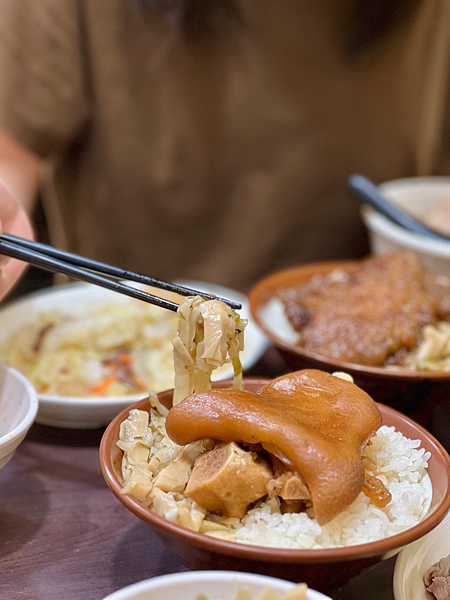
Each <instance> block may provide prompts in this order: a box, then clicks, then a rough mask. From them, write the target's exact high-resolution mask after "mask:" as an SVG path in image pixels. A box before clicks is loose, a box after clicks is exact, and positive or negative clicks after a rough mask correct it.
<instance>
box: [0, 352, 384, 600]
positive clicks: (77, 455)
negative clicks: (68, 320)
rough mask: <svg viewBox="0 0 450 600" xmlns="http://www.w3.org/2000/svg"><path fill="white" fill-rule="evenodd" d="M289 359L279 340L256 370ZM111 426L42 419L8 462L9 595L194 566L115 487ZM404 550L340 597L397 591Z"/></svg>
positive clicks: (37, 598)
mask: <svg viewBox="0 0 450 600" xmlns="http://www.w3.org/2000/svg"><path fill="white" fill-rule="evenodd" d="M287 370H288V369H287V366H286V364H285V363H284V361H283V359H282V358H281V357H280V356H279V355H278V353H277V351H276V350H275V349H274V348H272V347H271V348H269V349H268V351H267V352H266V353H265V354H264V356H263V357H262V359H261V360H260V361H258V363H257V364H256V365H255V366H254V367H253V368H252V370H251V371H250V372H248V375H251V376H257V375H259V376H269V377H272V376H276V375H280V374H282V373H284V372H286V371H287ZM103 432H104V430H103V429H100V430H93V431H87V430H70V429H57V428H52V427H45V426H43V425H39V424H34V425H33V426H32V428H31V429H30V431H29V433H28V435H27V437H26V438H25V440H24V442H23V443H22V444H21V445H20V446H19V448H18V449H17V451H16V453H15V455H14V456H13V458H12V460H11V461H10V462H9V463H8V464H7V465H6V466H5V467H4V468H3V469H2V470H1V471H0V598H1V599H2V600H101V599H102V598H104V597H105V596H106V595H108V594H110V593H112V592H113V591H115V590H118V589H120V588H122V587H125V586H127V585H130V584H132V583H135V582H137V581H141V580H143V579H148V578H150V577H154V576H157V575H163V574H167V573H175V572H179V571H186V570H187V568H186V567H185V566H184V565H183V563H182V561H181V559H180V558H178V556H177V555H176V554H175V553H174V552H173V551H172V550H171V549H170V548H168V547H167V546H166V545H165V544H164V543H163V542H162V541H160V540H159V538H158V537H157V536H156V535H155V533H154V532H153V531H152V529H151V528H150V527H149V526H148V525H146V524H145V523H143V522H141V521H140V520H139V519H138V518H137V517H135V516H134V515H133V514H131V513H130V512H129V511H128V510H127V509H126V508H125V507H124V506H123V505H122V504H121V503H120V502H119V501H118V500H117V499H116V498H115V496H114V495H113V494H112V492H111V491H110V490H109V488H108V487H107V485H106V483H105V481H104V479H103V476H102V473H101V469H100V463H99V456H98V450H99V444H100V440H101V437H102V435H103ZM394 564H395V558H393V559H389V560H387V561H384V562H382V563H379V564H378V565H376V566H374V567H372V568H371V569H369V570H367V571H366V572H364V573H362V574H361V575H359V576H358V577H356V578H355V579H353V580H351V581H350V582H349V583H348V584H347V585H346V586H345V587H344V588H342V589H340V590H335V591H334V592H333V594H332V596H333V598H334V599H335V600H361V599H362V598H364V599H365V600H393V599H394V596H393V592H392V577H393V569H394Z"/></svg>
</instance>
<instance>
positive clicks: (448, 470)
mask: <svg viewBox="0 0 450 600" xmlns="http://www.w3.org/2000/svg"><path fill="white" fill-rule="evenodd" d="M265 383H267V380H266V379H246V380H245V388H246V389H247V390H249V391H253V392H255V391H257V390H258V389H259V388H260V387H261V386H262V385H264V384H265ZM223 384H224V382H222V385H223ZM216 387H217V386H216ZM172 394H173V391H172V390H168V391H165V392H162V393H160V394H158V397H159V399H160V400H161V402H162V403H163V404H164V405H165V406H166V407H168V408H170V406H171V403H172ZM135 408H137V409H140V410H148V409H149V402H148V400H141V401H139V402H137V403H136V404H133V405H132V406H130V407H128V408H127V409H126V410H124V411H122V412H121V413H120V414H119V415H118V416H117V417H116V418H115V419H114V420H113V421H112V422H111V424H110V425H109V427H108V428H107V429H106V431H105V433H104V435H103V438H102V441H101V445H100V463H101V467H102V471H103V476H104V477H105V480H106V483H107V484H108V485H109V487H110V488H111V490H112V492H113V493H114V494H115V496H116V497H117V498H118V499H119V500H120V502H122V504H124V506H125V507H126V508H127V509H128V510H130V511H131V512H132V513H134V514H135V515H136V516H137V517H139V518H140V519H142V520H143V521H144V522H145V523H147V524H149V525H150V526H151V527H152V528H153V529H154V530H155V532H156V533H157V535H158V536H159V537H160V538H161V539H162V540H163V541H164V542H166V543H167V544H168V545H169V546H170V547H171V548H172V549H173V550H174V551H175V552H176V553H177V554H178V555H179V556H180V557H181V558H182V560H183V561H184V563H185V564H186V566H187V567H189V568H190V569H193V570H206V569H213V570H231V571H247V572H252V573H261V574H264V575H269V576H272V577H279V578H281V579H287V580H290V581H295V582H301V581H304V582H306V583H307V584H308V585H309V586H310V587H311V588H313V589H317V590H319V591H323V592H325V593H326V592H329V591H330V590H333V589H336V588H337V587H339V586H342V585H344V584H345V583H346V582H347V581H348V580H349V579H350V578H352V577H354V576H356V575H357V574H359V573H360V572H361V571H363V570H364V569H365V568H367V567H369V566H372V565H374V564H376V563H377V562H379V561H380V560H382V559H385V558H389V557H390V556H392V555H394V554H396V553H397V552H398V551H400V549H401V548H402V547H404V546H406V545H407V544H410V543H411V542H413V541H415V540H417V539H419V538H420V537H422V536H423V535H425V534H426V533H428V532H429V531H431V530H432V529H434V528H435V527H436V526H437V525H438V524H439V523H440V522H441V521H442V520H443V519H444V517H445V515H446V514H447V512H448V511H449V509H450V458H449V456H448V454H447V452H446V451H445V449H444V448H443V447H442V446H441V445H440V444H439V442H438V441H437V440H435V439H434V438H433V436H432V435H430V434H429V433H428V432H427V431H426V430H425V429H423V428H422V427H421V426H420V425H418V424H417V423H415V422H414V421H412V420H411V419H409V418H407V417H405V416H404V415H402V414H400V413H399V412H397V411H395V410H393V409H392V408H390V407H387V406H384V405H379V408H380V410H381V414H382V417H383V423H384V424H385V425H389V426H394V427H395V428H396V429H398V430H399V431H401V432H402V433H403V434H404V435H405V436H407V437H409V438H411V439H420V440H421V444H422V446H423V447H424V448H425V450H426V451H429V452H431V458H430V460H429V467H428V474H429V477H430V480H431V485H432V489H433V495H432V499H431V505H430V508H429V511H428V513H427V515H426V517H425V518H424V519H423V520H422V521H421V522H420V523H418V524H417V525H415V526H414V527H411V528H410V529H408V530H407V531H404V532H402V533H399V534H397V535H394V536H391V537H388V538H384V539H382V540H378V541H376V542H370V543H367V544H360V545H355V546H347V547H343V548H328V549H317V550H289V549H283V548H268V547H263V546H251V545H247V544H241V543H238V542H227V541H223V540H219V539H216V538H212V537H209V536H207V535H205V534H202V533H196V532H194V531H191V530H189V529H186V528H184V527H181V526H179V525H176V524H174V523H172V522H170V521H168V520H167V519H165V518H164V517H160V516H158V515H157V514H156V513H154V512H153V511H152V510H151V509H149V508H147V507H146V506H144V505H143V504H142V503H141V502H139V501H138V500H137V499H135V498H133V497H132V496H130V495H124V494H121V489H122V486H123V479H122V470H121V465H122V457H123V452H122V450H120V449H119V448H118V447H117V444H116V442H117V440H118V439H119V429H120V424H121V423H122V421H124V420H125V419H126V418H127V417H128V414H129V411H130V410H132V409H135Z"/></svg>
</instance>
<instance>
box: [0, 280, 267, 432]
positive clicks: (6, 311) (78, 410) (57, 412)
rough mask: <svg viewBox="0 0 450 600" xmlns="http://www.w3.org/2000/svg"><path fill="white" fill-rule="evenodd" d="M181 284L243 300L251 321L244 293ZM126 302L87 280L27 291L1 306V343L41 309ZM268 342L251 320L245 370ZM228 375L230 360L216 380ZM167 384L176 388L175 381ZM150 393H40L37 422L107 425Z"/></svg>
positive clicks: (82, 310) (78, 309) (74, 310)
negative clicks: (70, 394)
mask: <svg viewBox="0 0 450 600" xmlns="http://www.w3.org/2000/svg"><path fill="white" fill-rule="evenodd" d="M183 284H184V285H185V286H188V287H191V288H193V289H198V290H202V291H204V292H209V293H212V294H216V295H218V296H221V297H224V298H227V299H229V300H236V301H237V302H241V304H242V310H240V311H239V312H240V314H241V315H242V317H243V318H245V319H248V318H250V321H251V316H250V310H249V307H248V301H247V297H246V296H245V295H243V294H240V293H239V292H236V291H235V290H230V289H228V288H224V287H222V286H217V285H214V284H211V283H206V282H200V281H187V280H186V281H184V282H183ZM131 301H132V300H131ZM124 302H130V298H128V297H126V296H123V295H122V294H118V293H116V292H112V291H109V290H106V289H104V288H101V287H98V286H95V285H91V284H88V283H70V284H68V285H61V286H58V287H54V288H49V289H45V290H43V291H40V292H35V293H33V294H29V295H28V296H25V297H24V298H21V299H19V300H16V301H14V302H11V303H10V304H9V305H6V306H5V307H4V308H2V309H1V310H0V344H1V343H2V342H3V341H5V340H7V339H8V338H9V337H10V336H11V335H12V334H13V333H14V332H15V331H17V330H18V329H20V328H21V327H23V326H24V325H27V324H29V323H33V322H34V321H35V320H36V319H37V318H38V316H39V315H40V314H41V313H45V312H49V311H53V310H55V311H59V312H61V313H62V314H72V315H73V314H75V315H83V314H86V312H87V311H89V310H92V308H93V307H94V306H95V305H97V306H99V305H102V304H105V303H108V304H110V303H115V304H123V303H124ZM135 302H139V301H138V300H136V301H135ZM161 310H164V309H161ZM268 343H269V342H268V340H267V338H266V337H265V335H264V334H263V333H261V331H260V330H259V328H258V327H257V326H256V325H254V324H253V323H252V322H249V323H248V326H247V328H246V332H245V350H244V351H243V353H242V356H241V359H242V366H243V368H244V370H245V369H248V368H250V367H251V366H252V365H253V364H254V363H255V362H256V361H257V360H258V358H260V356H262V354H263V353H264V351H265V349H266V348H267V346H268ZM230 376H232V367H231V365H230V368H227V367H225V368H223V369H222V370H221V372H220V376H218V377H217V379H227V378H229V377H230ZM168 387H169V388H171V387H173V383H171V384H170V385H168ZM147 395H148V394H147V393H145V392H143V393H140V394H129V395H127V396H117V397H108V396H90V397H73V396H57V395H50V394H42V393H38V398H39V412H38V415H37V417H36V422H37V423H41V424H42V425H49V426H51V427H65V428H69V429H98V428H99V427H104V426H106V425H108V424H109V423H110V422H111V421H112V419H113V418H114V417H115V416H116V415H118V414H119V413H120V412H121V411H122V410H123V409H124V408H126V407H127V406H129V405H130V404H133V403H134V402H136V401H138V400H141V399H142V398H145V397H146V396H147Z"/></svg>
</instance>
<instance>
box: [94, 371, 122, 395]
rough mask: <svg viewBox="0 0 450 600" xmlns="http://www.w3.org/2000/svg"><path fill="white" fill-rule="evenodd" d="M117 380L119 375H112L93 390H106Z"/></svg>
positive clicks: (95, 391)
mask: <svg viewBox="0 0 450 600" xmlns="http://www.w3.org/2000/svg"><path fill="white" fill-rule="evenodd" d="M116 380H117V375H110V376H109V377H107V378H106V379H105V380H103V381H101V382H100V383H99V384H98V385H96V386H94V387H93V388H91V392H92V393H94V394H98V393H100V392H104V391H105V390H106V389H107V388H108V387H109V386H110V385H111V384H112V383H114V382H115V381H116Z"/></svg>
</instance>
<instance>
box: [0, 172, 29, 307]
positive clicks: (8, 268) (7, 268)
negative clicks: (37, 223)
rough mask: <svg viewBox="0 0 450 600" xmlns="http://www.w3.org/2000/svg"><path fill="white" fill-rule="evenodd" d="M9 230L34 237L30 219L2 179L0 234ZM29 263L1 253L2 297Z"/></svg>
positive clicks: (0, 282)
mask: <svg viewBox="0 0 450 600" xmlns="http://www.w3.org/2000/svg"><path fill="white" fill-rule="evenodd" d="M3 231H4V232H7V233H10V234H12V235H17V236H20V237H26V238H31V239H32V238H33V229H32V226H31V223H30V220H29V218H28V216H27V214H26V213H25V211H24V210H23V208H22V207H21V206H20V205H19V203H18V202H17V201H16V200H15V199H14V198H13V197H12V196H11V194H10V193H9V190H7V189H6V188H5V186H4V185H3V184H2V182H1V181H0V234H1V233H2V232H3ZM26 266H27V264H26V263H24V262H22V261H19V260H17V259H14V258H9V257H7V256H4V255H3V254H0V298H2V297H3V296H4V295H5V294H7V293H8V292H9V290H10V289H11V287H12V286H13V285H14V284H15V282H16V281H17V279H18V278H19V277H20V276H21V274H22V272H23V271H24V269H25V268H26Z"/></svg>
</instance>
